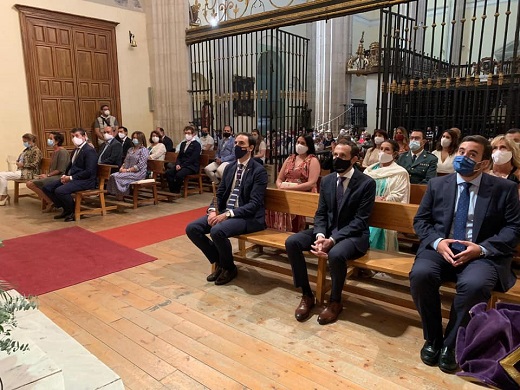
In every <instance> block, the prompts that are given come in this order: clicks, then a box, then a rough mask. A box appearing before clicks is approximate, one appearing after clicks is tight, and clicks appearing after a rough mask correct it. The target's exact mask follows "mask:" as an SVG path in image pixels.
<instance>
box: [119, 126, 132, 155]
mask: <svg viewBox="0 0 520 390" xmlns="http://www.w3.org/2000/svg"><path fill="white" fill-rule="evenodd" d="M116 139H117V140H118V141H119V142H121V144H122V145H123V155H122V156H121V160H122V161H125V158H126V154H127V153H128V150H129V149H130V148H131V147H132V146H134V145H133V144H132V140H131V139H130V138H128V129H127V128H126V127H124V126H119V130H118V133H117V136H116Z"/></svg>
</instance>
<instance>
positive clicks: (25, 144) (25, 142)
mask: <svg viewBox="0 0 520 390" xmlns="http://www.w3.org/2000/svg"><path fill="white" fill-rule="evenodd" d="M23 146H24V147H26V148H28V147H29V146H31V145H29V142H27V141H24V143H23Z"/></svg>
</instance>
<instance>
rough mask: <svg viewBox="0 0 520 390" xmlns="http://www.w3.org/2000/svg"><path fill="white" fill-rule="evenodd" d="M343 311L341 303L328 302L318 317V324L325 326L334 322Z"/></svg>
mask: <svg viewBox="0 0 520 390" xmlns="http://www.w3.org/2000/svg"><path fill="white" fill-rule="evenodd" d="M342 310H343V304H342V303H341V302H329V304H328V305H327V307H326V308H325V309H323V311H322V312H321V313H320V315H319V316H318V324H320V325H327V324H331V323H333V322H336V320H337V319H338V316H339V313H341V311H342Z"/></svg>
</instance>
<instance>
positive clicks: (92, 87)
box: [90, 83, 101, 97]
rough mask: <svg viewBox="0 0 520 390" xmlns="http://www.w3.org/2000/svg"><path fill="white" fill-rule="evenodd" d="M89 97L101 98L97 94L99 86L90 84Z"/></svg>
mask: <svg viewBox="0 0 520 390" xmlns="http://www.w3.org/2000/svg"><path fill="white" fill-rule="evenodd" d="M90 96H91V97H99V96H101V95H100V94H99V84H98V83H92V84H90Z"/></svg>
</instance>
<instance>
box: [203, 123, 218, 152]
mask: <svg viewBox="0 0 520 390" xmlns="http://www.w3.org/2000/svg"><path fill="white" fill-rule="evenodd" d="M200 144H201V146H202V150H213V148H214V147H215V140H214V139H213V137H212V136H211V135H209V129H208V128H207V127H203V128H202V130H201V132H200Z"/></svg>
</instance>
